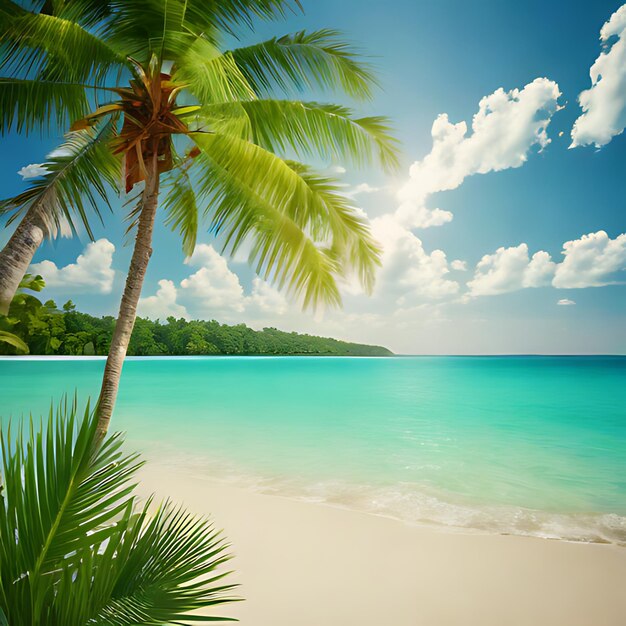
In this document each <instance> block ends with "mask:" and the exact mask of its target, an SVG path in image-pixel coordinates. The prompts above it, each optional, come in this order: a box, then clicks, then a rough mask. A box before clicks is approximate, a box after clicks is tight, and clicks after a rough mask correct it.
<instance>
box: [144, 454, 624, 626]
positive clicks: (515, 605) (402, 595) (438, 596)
mask: <svg viewBox="0 0 626 626" xmlns="http://www.w3.org/2000/svg"><path fill="white" fill-rule="evenodd" d="M140 490H141V493H144V494H148V493H151V492H155V493H156V494H157V495H158V496H161V497H166V496H170V497H171V498H172V499H173V500H174V501H176V502H181V503H184V504H185V505H186V506H187V507H188V508H189V509H190V510H192V511H194V512H197V513H199V514H211V516H212V517H213V519H214V520H215V523H216V525H217V526H218V527H221V528H224V529H225V532H226V535H227V537H228V539H229V541H230V542H231V543H232V553H233V554H234V559H233V560H232V561H231V563H230V566H231V567H232V568H233V569H234V570H236V571H235V573H234V574H233V576H232V580H233V582H238V583H240V584H241V587H240V590H239V594H240V595H241V596H242V597H243V598H245V602H240V603H237V604H234V605H230V606H226V607H222V612H221V614H223V615H225V616H226V615H227V616H230V617H237V618H238V619H240V620H241V624H242V626H320V625H324V626H347V625H359V626H387V625H389V626H391V625H393V626H453V625H454V626H530V625H532V626H623V625H624V624H625V623H626V593H624V589H625V588H626V548H622V547H619V546H614V545H600V544H584V543H569V542H565V541H556V540H547V539H537V538H532V537H514V536H496V535H480V534H461V533H453V532H448V531H439V530H437V529H431V528H423V527H414V526H409V525H407V524H404V523H402V522H399V521H395V520H392V519H386V518H382V517H376V516H373V515H367V514H362V513H358V512H354V511H349V510H343V509H339V508H332V507H329V506H325V505H318V504H314V503H308V502H301V501H294V500H289V499H287V498H282V497H277V496H270V495H261V494H257V493H254V492H251V491H248V490H245V489H242V488H238V487H233V486H230V485H225V484H220V483H217V482H213V481H211V480H208V479H207V480H205V479H202V478H196V477H190V476H187V475H186V474H183V473H181V472H179V471H178V470H177V471H171V470H169V469H168V470H165V469H161V468H158V467H155V464H154V463H150V464H149V465H148V466H147V467H146V468H145V469H144V470H143V471H142V473H141V484H140Z"/></svg>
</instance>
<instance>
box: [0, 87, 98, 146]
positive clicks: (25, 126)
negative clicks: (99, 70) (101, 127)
mask: <svg viewBox="0 0 626 626" xmlns="http://www.w3.org/2000/svg"><path fill="white" fill-rule="evenodd" d="M88 112H89V102H88V98H87V95H86V93H85V88H84V86H82V85H79V84H76V83H64V82H63V83H61V82H54V81H45V80H35V79H19V78H0V134H5V133H7V132H9V131H10V130H12V129H14V130H16V131H17V132H18V133H22V132H24V133H28V132H30V131H33V130H40V131H41V132H45V131H49V130H55V129H59V128H61V129H66V128H68V126H69V125H70V123H71V122H73V121H74V120H77V119H80V118H82V117H84V116H85V115H86V114H87V113H88Z"/></svg>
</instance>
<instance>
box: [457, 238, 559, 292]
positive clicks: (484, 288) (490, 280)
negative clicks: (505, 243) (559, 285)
mask: <svg viewBox="0 0 626 626" xmlns="http://www.w3.org/2000/svg"><path fill="white" fill-rule="evenodd" d="M554 271H555V263H554V262H553V261H552V260H551V258H550V255H549V254H548V253H547V252H543V251H541V252H537V253H535V254H534V255H533V257H532V258H529V256H528V246H527V245H526V244H525V243H521V244H520V245H519V246H515V247H510V248H504V247H502V248H498V249H497V250H496V252H495V253H494V254H486V255H485V256H483V258H482V259H481V260H480V261H479V262H478V265H477V266H476V271H475V273H474V278H473V279H472V280H470V281H469V282H468V283H467V286H468V288H469V295H470V296H494V295H498V294H501V293H508V292H510V291H517V290H518V289H523V288H525V287H543V286H546V285H549V284H550V281H551V280H552V277H553V275H554Z"/></svg>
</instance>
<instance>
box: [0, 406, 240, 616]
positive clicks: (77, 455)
mask: <svg viewBox="0 0 626 626" xmlns="http://www.w3.org/2000/svg"><path fill="white" fill-rule="evenodd" d="M96 426H97V420H96V419H95V416H94V414H93V413H90V411H89V408H87V410H86V411H85V414H84V416H83V417H82V418H80V417H79V416H78V411H77V408H76V403H75V402H74V403H72V404H70V405H68V404H67V403H66V402H62V403H61V405H60V406H59V408H58V410H57V411H56V413H53V412H52V411H51V413H50V416H49V418H48V420H47V422H46V424H45V427H44V428H43V429H39V428H37V427H35V425H34V424H33V422H32V420H31V424H30V428H29V430H28V432H27V433H24V431H23V429H22V428H21V427H18V430H17V432H13V431H12V430H11V428H10V426H9V428H7V429H5V428H3V429H2V432H0V446H1V450H2V487H3V488H2V489H0V624H2V623H3V621H2V620H4V623H8V624H11V626H28V625H31V624H41V625H48V624H49V625H50V626H52V625H61V624H67V625H70V624H71V625H72V626H88V625H92V626H94V625H101V626H104V625H110V626H119V625H121V624H128V625H129V626H130V625H131V624H132V625H145V626H155V625H157V624H174V623H181V621H184V622H185V623H194V622H198V621H202V622H205V621H219V620H223V619H225V618H211V617H208V616H206V615H194V614H190V612H191V611H197V610H198V609H205V610H206V609H207V608H211V609H213V607H215V606H216V605H219V604H223V603H225V602H230V601H232V600H233V599H234V598H232V597H231V591H232V589H233V588H234V585H232V584H224V583H223V582H222V578H223V577H224V576H225V575H226V573H224V572H223V571H222V565H223V564H224V563H225V561H227V560H228V558H229V557H228V555H227V554H226V552H225V551H226V549H227V547H228V546H227V544H226V543H225V541H224V539H223V538H222V536H221V533H219V532H217V531H216V530H215V529H214V528H213V526H212V525H211V524H210V522H209V521H207V520H205V519H201V518H196V517H194V516H192V515H190V514H189V513H187V512H185V511H183V510H182V509H180V508H174V507H172V506H171V505H169V504H167V503H165V504H164V505H162V506H160V507H158V508H157V509H156V511H155V512H154V513H151V511H152V505H151V499H150V500H148V502H147V503H146V505H145V507H144V508H143V509H142V510H141V511H140V512H138V513H136V512H134V509H133V497H132V495H131V493H132V490H133V487H134V485H133V484H132V478H133V475H134V473H135V471H136V469H137V468H138V467H139V466H140V465H141V463H140V462H139V461H138V457H137V455H132V454H131V455H128V454H124V453H123V452H122V451H121V438H120V436H119V434H116V435H113V436H112V437H109V438H108V439H106V440H105V441H104V442H103V443H102V445H101V446H100V447H99V448H98V449H97V450H94V447H93V441H94V435H95V432H96Z"/></svg>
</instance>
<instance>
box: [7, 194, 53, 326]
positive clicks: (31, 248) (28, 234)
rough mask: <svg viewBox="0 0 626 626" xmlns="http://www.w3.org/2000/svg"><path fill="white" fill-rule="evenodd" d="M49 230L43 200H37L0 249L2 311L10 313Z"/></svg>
mask: <svg viewBox="0 0 626 626" xmlns="http://www.w3.org/2000/svg"><path fill="white" fill-rule="evenodd" d="M46 234H47V227H46V221H45V219H44V216H43V212H42V205H41V202H36V203H35V204H33V205H32V206H31V207H30V209H28V212H27V213H26V215H25V216H24V217H23V218H22V221H21V222H20V224H19V226H18V227H17V228H16V230H15V232H14V233H13V235H12V236H11V238H10V239H9V241H8V242H7V244H6V246H4V248H3V249H2V252H0V315H7V314H8V312H9V306H10V305H11V300H13V296H15V292H16V291H17V288H18V287H19V285H20V282H21V281H22V278H24V274H26V270H27V269H28V266H29V265H30V263H31V261H32V260H33V256H35V252H37V249H38V248H39V246H40V245H41V242H42V241H43V239H44V237H45V236H46Z"/></svg>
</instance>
